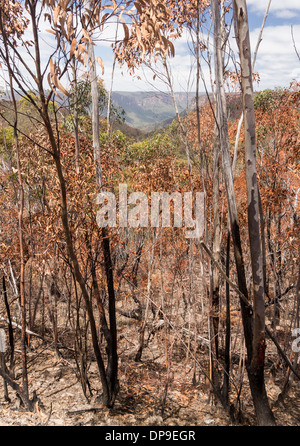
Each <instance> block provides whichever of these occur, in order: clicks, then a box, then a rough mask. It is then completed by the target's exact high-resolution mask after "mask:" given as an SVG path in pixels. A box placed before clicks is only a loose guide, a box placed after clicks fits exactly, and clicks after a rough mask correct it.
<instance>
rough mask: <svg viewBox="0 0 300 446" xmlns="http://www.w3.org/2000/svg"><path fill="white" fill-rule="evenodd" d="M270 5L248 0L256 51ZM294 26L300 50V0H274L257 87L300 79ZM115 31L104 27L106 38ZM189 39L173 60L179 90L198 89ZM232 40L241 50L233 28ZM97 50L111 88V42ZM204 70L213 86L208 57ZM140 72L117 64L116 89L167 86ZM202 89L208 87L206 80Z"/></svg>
mask: <svg viewBox="0 0 300 446" xmlns="http://www.w3.org/2000/svg"><path fill="white" fill-rule="evenodd" d="M267 5H268V0H247V6H248V18H249V26H250V38H251V49H252V52H253V51H254V49H255V47H256V43H257V39H258V35H259V31H260V28H261V25H262V21H263V18H264V14H265V10H266V7H267ZM291 27H292V28H291ZM291 29H293V35H294V41H295V44H296V48H297V50H298V53H299V54H300V0H285V1H283V0H272V1H271V6H270V10H269V14H268V17H267V21H266V24H265V27H264V32H263V36H262V42H261V44H260V46H259V51H258V55H257V60H256V65H255V72H258V73H259V76H260V82H259V83H255V85H254V88H255V89H256V90H264V89H266V88H275V87H279V86H280V87H288V86H289V85H290V82H291V81H292V80H293V79H297V80H298V81H300V60H299V59H298V57H297V54H296V51H295V48H294V43H293V39H292V32H291ZM115 32H116V25H115V24H111V25H109V26H108V27H107V28H106V29H105V30H104V38H108V40H113V39H114V36H115ZM204 33H205V30H204ZM188 40H189V36H188V35H187V34H186V33H184V34H183V36H182V37H181V38H180V39H179V40H178V41H176V42H175V57H174V58H173V59H171V60H170V66H171V72H172V78H173V82H174V90H175V91H191V92H192V91H193V90H194V89H195V84H194V83H193V79H195V76H193V74H194V73H195V70H193V71H192V75H191V66H192V65H193V64H194V62H195V61H194V58H193V57H191V55H190V51H189V49H188V45H187V42H188ZM230 44H231V46H232V49H233V51H234V52H235V53H236V54H237V46H236V43H235V39H234V32H233V30H232V34H231V38H230ZM211 50H212V48H211ZM96 53H97V55H99V56H100V57H102V59H103V61H104V65H105V73H104V76H103V79H104V83H105V86H106V88H109V87H110V85H111V72H112V64H113V56H112V54H111V51H110V47H109V43H107V42H106V43H104V42H102V43H101V42H99V44H98V45H97V49H96ZM202 71H203V77H204V79H205V83H206V86H207V88H208V90H210V77H209V70H208V67H207V64H206V63H205V62H204V61H203V62H202ZM122 73H123V75H122ZM136 75H137V76H140V77H141V78H142V80H138V79H137V77H135V78H132V77H131V76H130V75H129V74H128V72H127V69H126V67H123V68H122V69H121V68H120V67H118V66H116V71H115V75H114V83H113V89H114V90H123V91H143V90H152V89H154V88H157V89H161V90H166V87H165V85H163V84H161V83H159V82H156V83H154V84H153V82H152V78H153V74H152V73H151V72H149V71H148V70H143V71H138V72H137V73H136ZM149 82H150V83H149ZM200 89H201V90H202V91H204V85H203V83H202V88H201V87H200Z"/></svg>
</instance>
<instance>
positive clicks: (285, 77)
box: [250, 25, 300, 89]
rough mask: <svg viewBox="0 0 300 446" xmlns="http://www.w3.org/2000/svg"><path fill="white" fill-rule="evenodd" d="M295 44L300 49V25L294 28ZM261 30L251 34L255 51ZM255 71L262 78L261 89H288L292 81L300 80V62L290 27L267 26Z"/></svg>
mask: <svg viewBox="0 0 300 446" xmlns="http://www.w3.org/2000/svg"><path fill="white" fill-rule="evenodd" d="M293 33H294V38H295V43H296V44H297V43H298V45H299V49H300V25H297V26H294V27H293ZM258 34H259V29H255V30H254V31H252V32H251V34H250V38H251V46H252V50H253V49H254V47H255V45H256V42H257V38H258ZM255 71H258V72H259V74H260V77H261V84H260V89H264V88H273V87H275V86H282V87H287V86H288V85H289V83H290V82H291V81H292V79H295V78H296V79H297V78H298V79H299V78H300V61H299V59H298V57H297V55H296V52H295V49H294V45H293V41H292V36H291V28H290V27H289V26H267V27H266V28H265V29H264V32H263V39H262V42H261V44H260V46H259V50H258V56H257V62H256V66H255Z"/></svg>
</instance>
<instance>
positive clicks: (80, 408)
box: [0, 322, 300, 426]
mask: <svg viewBox="0 0 300 446" xmlns="http://www.w3.org/2000/svg"><path fill="white" fill-rule="evenodd" d="M128 327H129V322H128V323H127V324H124V326H123V327H121V330H120V331H119V335H120V336H119V337H120V340H119V380H120V392H119V394H118V396H117V399H116V403H115V406H114V408H113V409H107V408H103V407H101V405H100V404H99V403H97V395H99V394H100V393H101V385H100V382H99V378H98V373H97V369H96V364H95V362H93V361H92V360H91V362H90V367H89V370H88V376H89V384H90V389H91V391H92V396H91V397H90V398H89V401H88V400H87V399H86V398H85V396H84V394H83V391H82V387H81V384H80V381H79V379H78V373H77V368H76V364H75V362H74V359H73V357H72V354H71V351H70V350H64V349H63V350H60V351H61V355H57V353H56V352H55V350H54V349H53V346H51V344H47V343H46V344H45V342H43V341H42V340H40V339H38V338H32V343H31V349H30V351H29V352H28V376H29V387H30V391H31V393H32V392H34V391H35V392H36V395H37V397H38V400H37V403H36V404H35V410H34V412H32V413H31V412H28V411H26V410H25V409H24V408H22V407H21V406H20V401H19V399H18V398H17V397H16V394H15V392H14V391H12V390H11V389H9V396H10V399H11V401H10V402H9V403H8V402H6V401H5V400H4V396H3V395H4V393H3V381H2V379H1V380H0V381H1V382H0V426H6V425H10V426H208V425H211V426H229V425H238V422H236V423H232V421H231V420H230V418H229V416H228V415H227V414H226V413H225V412H224V409H223V408H222V406H221V405H220V403H218V402H217V401H216V400H215V399H214V398H213V397H211V398H210V400H209V386H208V384H207V382H206V380H205V377H204V376H203V375H201V373H199V378H198V377H197V378H196V380H195V378H194V379H193V377H194V367H193V361H192V360H191V357H187V354H186V351H183V349H181V348H180V346H178V345H177V346H176V345H175V343H174V348H173V355H172V362H171V364H170V365H169V368H167V366H166V363H165V355H164V348H165V346H164V342H162V338H160V335H159V334H157V335H156V336H155V339H154V340H153V341H152V342H151V343H150V344H149V346H148V347H146V348H145V350H144V352H143V356H142V361H141V362H135V360H134V358H135V353H136V351H137V344H138V339H137V336H136V335H135V337H134V336H133V337H131V336H130V334H129V333H128ZM131 331H132V334H133V333H134V327H132V328H131ZM270 354H271V353H270ZM273 354H274V355H276V352H275V353H274V352H273ZM16 355H17V356H16V363H17V364H18V363H20V361H19V360H20V358H19V357H18V356H19V355H20V353H18V352H17V353H16ZM197 355H198V361H199V362H198V364H199V363H200V364H203V367H204V368H205V367H207V364H205V361H207V354H205V355H204V353H203V352H202V354H201V352H198V353H197ZM201 355H202V356H203V362H202V356H201ZM91 358H92V356H91ZM18 372H19V373H20V370H18V369H17V370H16V373H17V374H18ZM267 372H268V371H267ZM197 373H198V372H197ZM267 376H268V377H267V382H266V384H267V392H268V396H269V399H270V404H271V406H272V409H273V411H274V415H275V417H276V421H277V423H278V424H279V425H285V426H300V385H299V382H296V381H297V380H295V381H293V383H292V385H291V387H290V389H289V391H288V394H287V396H286V397H285V399H284V402H278V401H277V399H278V395H279V394H280V392H281V390H282V385H283V381H284V375H283V374H281V375H280V376H281V378H277V377H276V378H275V379H272V378H270V377H272V374H271V373H267ZM232 393H234V392H232ZM241 400H242V407H241V408H242V413H243V419H242V420H240V421H241V424H244V425H253V424H255V417H254V412H253V406H252V403H251V397H250V394H249V389H248V387H247V379H246V378H245V379H244V385H243V390H242V395H241Z"/></svg>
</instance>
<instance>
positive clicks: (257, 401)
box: [212, 0, 275, 425]
mask: <svg viewBox="0 0 300 446" xmlns="http://www.w3.org/2000/svg"><path fill="white" fill-rule="evenodd" d="M234 4H235V13H236V14H240V10H241V8H242V11H243V13H242V16H243V18H245V16H246V13H247V12H246V9H245V2H244V1H238V2H235V3H234ZM236 14H235V16H236ZM212 17H213V23H214V57H215V78H216V120H217V125H218V131H219V136H220V144H221V151H222V164H223V173H224V179H225V185H226V192H227V200H228V208H229V217H230V228H231V233H232V240H233V251H234V257H235V263H236V268H237V276H238V286H239V290H240V291H241V293H242V294H243V295H244V296H245V297H246V299H248V290H247V285H246V276H245V267H244V260H243V253H242V246H241V239H240V228H239V220H238V213H237V207H236V199H235V191H234V184H233V175H232V168H231V160H230V145H229V138H228V124H227V116H226V115H227V107H226V97H225V89H224V78H223V75H224V66H223V63H222V47H221V41H222V39H221V29H220V28H221V18H220V6H219V1H218V0H213V1H212ZM235 18H236V17H235ZM247 29H248V24H247ZM243 32H244V33H245V29H243ZM246 35H248V38H249V31H248V34H247V33H246V34H245V36H244V35H242V39H241V41H242V43H243V46H242V53H243V51H245V49H246V47H247V44H245V39H246V38H247V37H246ZM248 48H250V47H249V46H248ZM249 54H250V53H249ZM241 57H242V58H244V57H245V55H244V53H243V54H242V56H241ZM248 62H249V61H248ZM241 65H242V63H241ZM247 67H248V68H247V69H248V72H247V76H249V75H250V76H251V78H252V71H251V60H250V64H248V66H247ZM242 78H243V74H242ZM248 82H249V79H248ZM251 86H252V84H251ZM245 87H246V85H244V88H243V91H244V92H245V95H244V96H245V97H244V99H245V103H244V106H245V108H246V107H250V108H251V100H250V98H249V91H248V90H247V89H246V90H245ZM250 96H251V95H250ZM251 98H252V106H253V97H252V96H251ZM246 111H247V112H248V109H247V110H246ZM253 113H254V108H253ZM245 120H246V121H247V123H248V124H250V126H249V127H248V128H247V141H248V144H249V141H250V143H251V147H252V150H253V143H254V144H255V123H254V121H253V122H252V123H251V119H250V116H249V115H248V117H247V118H245ZM249 120H250V121H249ZM253 124H254V126H253ZM249 130H251V132H252V133H251V134H250V133H249ZM253 130H254V141H253ZM248 150H250V149H248ZM248 157H249V159H250V162H251V166H247V176H248V190H249V194H248V207H249V210H248V212H249V214H248V215H250V219H252V220H253V219H254V220H255V221H251V223H250V226H249V232H250V239H251V240H252V241H251V261H252V268H253V280H254V284H255V294H254V298H255V299H256V303H255V308H254V311H252V309H251V306H250V305H249V306H248V305H247V303H246V302H245V301H244V299H241V300H240V303H241V313H242V320H243V328H244V336H245V343H246V348H247V364H246V365H247V372H248V378H249V384H250V388H251V393H252V398H253V403H254V407H255V412H256V416H257V422H258V424H259V425H274V424H275V421H274V417H273V414H272V412H271V410H270V407H269V403H268V399H267V395H266V390H265V383H264V375H263V365H264V354H265V353H264V352H265V342H264V302H262V299H261V296H262V297H263V291H264V287H263V280H261V278H262V277H263V275H262V261H261V245H260V234H259V215H258V188H257V189H256V190H255V191H254V190H253V187H254V189H255V182H256V183H257V181H256V175H255V176H253V175H254V170H253V168H254V167H253V162H254V161H255V158H254V159H253V155H252V157H251V156H250V153H249V152H248V151H247V160H246V163H247V162H248ZM255 167H256V165H255ZM250 168H251V169H252V177H251V173H250V170H249V169H250ZM255 172H256V171H255ZM256 200H257V201H256ZM256 205H257V208H256V207H255V206H256ZM257 223H258V231H257ZM256 231H257V232H256ZM256 235H258V241H257V240H254V237H255V236H256ZM257 255H258V258H257V257H256V256H257ZM261 287H262V288H261ZM261 290H262V291H261ZM261 293H262V294H261ZM262 304H263V308H262ZM253 313H254V314H255V317H253Z"/></svg>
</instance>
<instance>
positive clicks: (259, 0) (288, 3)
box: [247, 0, 300, 18]
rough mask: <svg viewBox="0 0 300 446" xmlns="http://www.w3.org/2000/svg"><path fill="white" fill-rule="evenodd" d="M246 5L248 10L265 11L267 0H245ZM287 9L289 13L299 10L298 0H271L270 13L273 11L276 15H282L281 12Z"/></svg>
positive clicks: (299, 3)
mask: <svg viewBox="0 0 300 446" xmlns="http://www.w3.org/2000/svg"><path fill="white" fill-rule="evenodd" d="M247 5H248V8H249V11H250V12H257V13H259V14H261V13H264V12H265V10H266V7H267V5H268V0H247ZM287 11H288V13H289V14H295V15H296V11H298V12H299V11H300V2H299V0H285V1H283V0H272V2H271V7H270V13H275V14H276V15H278V17H283V16H282V15H281V14H284V13H286V12H287ZM279 13H280V14H279ZM285 18H287V17H285Z"/></svg>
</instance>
